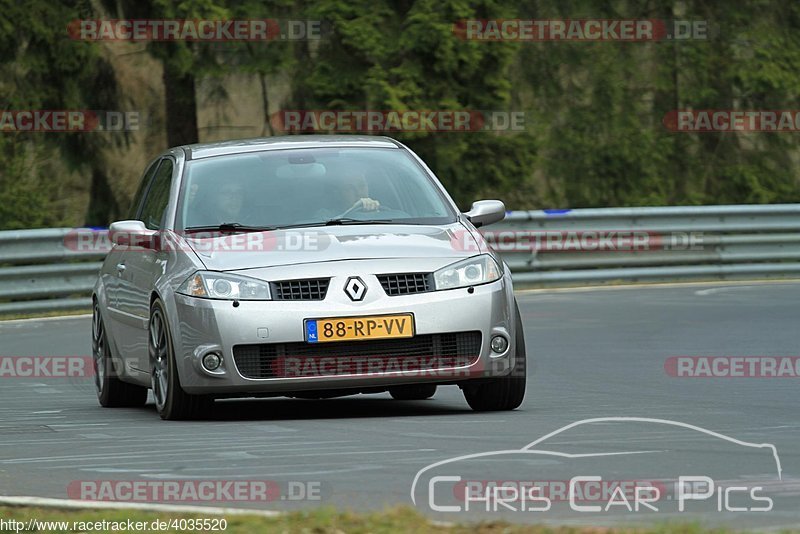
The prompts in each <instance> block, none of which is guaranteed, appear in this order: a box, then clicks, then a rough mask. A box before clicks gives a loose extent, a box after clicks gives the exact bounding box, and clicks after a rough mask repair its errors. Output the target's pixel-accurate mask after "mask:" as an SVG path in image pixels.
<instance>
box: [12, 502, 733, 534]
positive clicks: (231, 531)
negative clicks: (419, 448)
mask: <svg viewBox="0 0 800 534" xmlns="http://www.w3.org/2000/svg"><path fill="white" fill-rule="evenodd" d="M201 517H206V518H211V519H221V518H222V516H202V515H201V514H185V513H164V512H148V511H141V510H61V509H55V508H38V507H7V506H0V520H5V521H8V520H9V519H15V520H17V521H24V522H27V521H28V520H29V519H31V518H35V519H37V520H39V521H69V522H70V523H71V522H79V521H92V522H96V521H103V520H106V521H120V522H127V521H128V520H129V519H130V520H132V521H134V522H136V521H142V522H145V523H148V525H149V524H152V522H153V521H154V520H163V521H170V520H174V519H180V518H201ZM225 519H226V520H227V522H228V524H227V529H226V530H224V531H222V530H218V532H225V533H226V534H240V533H241V534H250V533H260V532H264V533H272V532H279V533H284V532H285V533H294V532H297V533H303V534H306V533H308V534H350V533H353V534H360V533H364V534H366V533H374V534H383V533H394V532H414V533H422V534H427V533H447V534H458V533H466V532H477V533H480V534H501V533H502V534H515V533H522V532H530V533H538V534H551V533H552V534H584V533H590V534H613V533H616V532H620V533H635V534H651V533H652V534H699V533H702V532H715V533H720V534H721V533H724V532H727V531H726V530H721V529H716V530H707V529H704V528H702V527H700V526H698V525H693V524H674V525H673V524H669V525H667V524H664V525H654V526H652V527H646V528H643V527H637V528H618V529H617V528H613V529H612V528H605V527H602V528H601V527H545V526H539V525H516V524H510V523H506V522H501V521H491V522H482V523H458V524H452V525H451V524H442V523H436V522H431V521H430V520H428V519H427V518H425V517H424V516H423V515H421V514H419V513H418V512H416V511H415V510H413V509H411V508H409V507H406V506H398V507H394V508H387V509H386V510H384V511H382V512H372V513H355V512H349V511H348V512H343V511H339V510H335V509H333V508H329V507H327V508H318V509H315V510H313V511H309V512H292V513H288V514H285V515H281V516H279V517H262V516H255V515H239V514H234V515H229V516H227V517H225ZM453 519H454V520H455V519H457V518H455V517H454V518H453ZM5 530H6V531H8V526H7V525H6V529H5ZM11 531H12V532H13V530H11ZM48 532H78V531H77V530H71V528H68V529H67V530H50V531H48ZM161 532H181V531H178V530H162V531H161ZM206 532H208V531H206Z"/></svg>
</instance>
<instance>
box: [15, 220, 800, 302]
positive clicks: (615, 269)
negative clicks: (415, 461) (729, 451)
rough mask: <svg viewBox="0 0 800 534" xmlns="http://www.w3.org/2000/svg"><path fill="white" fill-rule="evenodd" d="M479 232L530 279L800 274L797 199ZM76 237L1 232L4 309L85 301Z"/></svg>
mask: <svg viewBox="0 0 800 534" xmlns="http://www.w3.org/2000/svg"><path fill="white" fill-rule="evenodd" d="M482 232H483V234H484V236H486V238H487V240H488V241H489V242H490V244H492V246H493V248H495V249H496V250H498V252H499V253H500V254H501V255H502V257H503V259H504V260H505V261H506V263H507V264H508V265H509V267H510V268H511V271H512V273H513V276H514V280H515V282H517V283H518V284H520V285H524V286H531V285H533V286H548V285H576V284H599V283H609V282H617V281H620V282H638V281H666V280H709V279H713V280H719V279H747V278H774V277H782V278H787V277H800V204H778V205H765V206H761V205H743V206H692V207H646V208H603V209H577V210H543V211H542V210H537V211H514V212H510V213H509V214H508V215H507V217H506V219H505V220H504V221H502V222H501V223H497V224H495V225H492V226H489V227H487V228H485V229H482ZM96 235H97V236H100V237H103V238H105V234H103V233H96ZM74 236H75V231H74V230H73V229H69V228H46V229H39V230H15V231H5V232H0V314H10V313H29V312H42V311H52V310H74V309H89V307H90V305H91V300H90V298H89V295H90V293H91V289H92V286H93V284H94V281H95V279H96V277H97V271H98V269H99V267H100V260H102V258H103V256H104V254H105V252H104V251H103V249H102V247H96V246H93V247H81V246H75V243H76V242H75V241H73V240H72V239H71V238H72V237H74Z"/></svg>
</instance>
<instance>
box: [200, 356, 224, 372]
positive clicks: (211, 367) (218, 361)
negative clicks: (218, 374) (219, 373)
mask: <svg viewBox="0 0 800 534" xmlns="http://www.w3.org/2000/svg"><path fill="white" fill-rule="evenodd" d="M220 365H222V356H220V355H219V354H217V353H216V352H209V353H208V354H206V355H205V356H203V367H205V368H206V369H207V370H208V371H216V370H217V369H219V366H220Z"/></svg>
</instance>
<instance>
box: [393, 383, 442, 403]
mask: <svg viewBox="0 0 800 534" xmlns="http://www.w3.org/2000/svg"><path fill="white" fill-rule="evenodd" d="M435 394H436V384H412V385H409V386H397V387H394V388H389V395H391V396H392V398H393V399H396V400H425V399H430V398H431V397H433V396H434V395H435Z"/></svg>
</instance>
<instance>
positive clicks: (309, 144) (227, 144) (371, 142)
mask: <svg viewBox="0 0 800 534" xmlns="http://www.w3.org/2000/svg"><path fill="white" fill-rule="evenodd" d="M401 146H402V145H400V143H398V142H397V141H395V140H394V139H392V138H390V137H385V136H367V135H282V136H275V137H256V138H252V139H232V140H228V141H217V142H213V143H197V144H193V145H184V146H182V147H180V148H182V149H183V151H184V152H185V153H186V159H189V160H192V159H203V158H210V157H214V156H227V155H231V154H243V153H247V152H260V151H264V150H286V149H293V148H342V147H351V148H352V147H361V148H400V147H401Z"/></svg>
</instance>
